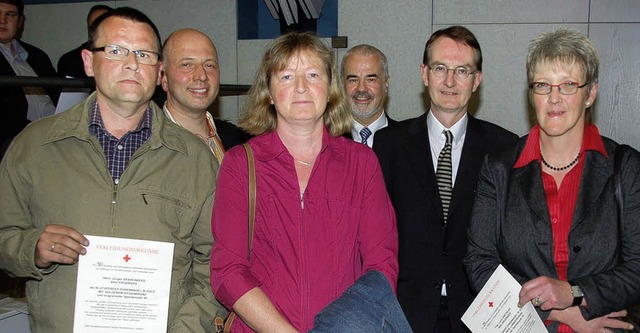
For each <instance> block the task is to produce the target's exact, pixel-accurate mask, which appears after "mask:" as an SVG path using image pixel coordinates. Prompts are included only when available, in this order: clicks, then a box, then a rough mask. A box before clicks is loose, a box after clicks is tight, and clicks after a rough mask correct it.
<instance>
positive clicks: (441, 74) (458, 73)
mask: <svg viewBox="0 0 640 333" xmlns="http://www.w3.org/2000/svg"><path fill="white" fill-rule="evenodd" d="M427 67H428V68H429V70H431V73H433V76H435V77H437V78H445V77H447V75H448V74H449V71H453V77H455V78H456V79H458V80H464V79H466V78H468V77H469V75H471V74H475V73H476V72H477V70H476V71H472V70H471V69H469V68H467V67H464V66H458V67H456V68H448V67H447V66H445V65H443V64H438V65H435V66H433V67H431V66H429V65H427Z"/></svg>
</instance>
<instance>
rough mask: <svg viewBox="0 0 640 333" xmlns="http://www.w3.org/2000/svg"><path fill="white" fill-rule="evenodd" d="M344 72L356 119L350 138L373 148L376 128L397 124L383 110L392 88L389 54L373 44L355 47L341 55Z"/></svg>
mask: <svg viewBox="0 0 640 333" xmlns="http://www.w3.org/2000/svg"><path fill="white" fill-rule="evenodd" d="M341 74H342V83H343V84H344V88H345V90H346V92H347V97H348V98H349V104H350V105H351V114H352V115H353V118H354V120H355V121H354V123H353V127H352V128H351V137H352V138H353V140H354V141H357V142H361V143H364V144H367V145H368V146H369V147H372V146H373V136H374V134H375V132H376V131H377V130H380V129H382V128H385V127H387V126H393V125H395V124H396V123H397V121H395V120H393V119H391V118H389V117H388V116H387V114H386V112H385V111H384V104H385V102H386V100H387V91H388V90H389V66H388V63H387V57H386V56H385V55H384V53H382V51H380V50H378V49H377V48H375V47H373V46H371V45H367V44H361V45H357V46H354V47H353V48H351V49H350V50H349V51H347V53H346V54H345V55H344V58H342V72H341Z"/></svg>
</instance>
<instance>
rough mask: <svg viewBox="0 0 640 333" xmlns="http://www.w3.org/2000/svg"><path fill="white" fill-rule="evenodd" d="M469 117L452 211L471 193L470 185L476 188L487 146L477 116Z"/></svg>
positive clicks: (452, 201) (454, 185) (455, 184)
mask: <svg viewBox="0 0 640 333" xmlns="http://www.w3.org/2000/svg"><path fill="white" fill-rule="evenodd" d="M467 117H468V123H467V129H466V131H465V139H464V144H463V146H462V154H461V155H460V163H458V171H457V174H456V181H455V183H454V184H453V196H452V198H451V207H450V209H449V210H450V211H455V210H456V207H457V206H459V205H460V204H462V201H463V200H465V199H464V198H465V197H466V196H467V194H469V193H468V191H469V186H472V187H473V188H475V185H476V183H477V174H478V171H479V170H480V165H481V164H482V158H483V157H484V151H485V147H483V144H485V140H484V137H485V135H486V133H485V132H484V131H483V130H482V128H480V127H479V126H477V123H476V120H475V118H473V117H472V116H471V115H468V116H467Z"/></svg>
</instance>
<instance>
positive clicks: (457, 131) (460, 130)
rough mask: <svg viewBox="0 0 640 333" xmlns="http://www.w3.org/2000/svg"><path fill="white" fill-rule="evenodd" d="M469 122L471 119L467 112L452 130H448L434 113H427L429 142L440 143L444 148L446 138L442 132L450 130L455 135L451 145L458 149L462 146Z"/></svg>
mask: <svg viewBox="0 0 640 333" xmlns="http://www.w3.org/2000/svg"><path fill="white" fill-rule="evenodd" d="M468 122H469V117H468V114H467V113H466V112H465V114H464V115H463V116H462V118H460V120H458V122H456V123H455V124H453V126H451V128H446V127H444V125H442V124H441V123H440V121H438V119H436V117H435V116H434V115H433V112H431V111H429V112H428V113H427V132H428V133H429V142H438V143H440V144H441V145H442V146H444V144H445V142H446V137H445V136H444V134H443V133H442V132H443V131H444V130H449V131H451V134H453V142H452V143H451V145H452V146H453V147H456V146H457V145H459V144H461V143H462V140H463V139H464V134H465V132H466V130H467V123H468Z"/></svg>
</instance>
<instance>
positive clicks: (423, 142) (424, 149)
mask: <svg viewBox="0 0 640 333" xmlns="http://www.w3.org/2000/svg"><path fill="white" fill-rule="evenodd" d="M420 71H421V74H422V80H423V82H424V85H425V86H426V87H427V91H428V93H429V97H430V101H431V108H430V110H429V111H428V112H426V113H425V114H423V115H422V116H420V117H418V118H415V119H408V120H405V121H402V122H401V123H400V124H398V125H397V126H395V127H393V128H388V129H384V130H382V131H380V132H378V133H377V136H376V142H375V145H374V147H373V149H374V151H375V152H376V154H377V155H378V158H379V159H380V164H381V166H382V173H383V175H384V177H385V183H386V185H387V191H388V192H389V197H391V201H392V203H393V207H394V209H395V212H396V218H397V221H398V236H399V244H400V251H399V254H398V261H399V264H400V275H399V278H398V300H399V301H400V305H401V306H402V309H403V311H404V313H405V315H406V316H407V319H408V320H409V323H410V324H411V328H412V329H413V331H414V332H427V333H436V332H437V333H446V332H456V333H462V332H467V330H466V328H465V326H464V325H463V324H462V321H461V320H460V318H461V317H462V314H463V313H464V311H465V310H466V309H467V307H468V306H469V305H470V304H471V301H473V294H472V292H471V289H470V287H469V284H468V282H467V276H466V273H465V270H464V266H463V264H462V259H463V258H464V255H465V253H466V250H467V234H466V233H467V227H468V225H469V220H470V218H471V209H472V206H473V201H474V199H475V190H476V183H477V182H478V173H479V172H480V167H481V165H482V160H483V158H484V155H485V154H487V153H489V152H491V151H494V150H497V149H500V148H502V147H504V146H506V145H508V144H511V143H513V142H515V140H516V139H517V138H518V137H517V136H516V135H515V134H513V133H511V132H509V131H507V130H505V129H503V128H501V127H498V126H496V125H494V124H492V123H489V122H486V121H483V120H480V119H476V118H475V117H473V116H471V115H470V114H468V113H467V109H468V106H469V100H470V99H471V96H472V94H473V93H474V92H475V91H476V90H477V89H478V86H479V85H480V81H482V52H481V50H480V44H479V43H478V41H477V39H476V37H475V36H474V35H473V33H471V31H469V30H468V29H466V28H464V27H461V26H453V27H449V28H446V29H442V30H438V31H436V32H434V33H433V34H432V35H431V38H429V40H428V41H427V43H426V45H425V50H424V54H423V60H422V64H421V65H420ZM445 148H446V149H445ZM441 155H442V157H440V156H441Z"/></svg>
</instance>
